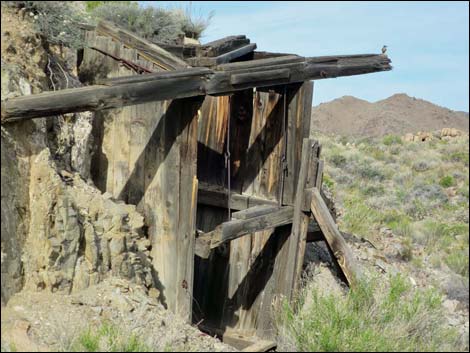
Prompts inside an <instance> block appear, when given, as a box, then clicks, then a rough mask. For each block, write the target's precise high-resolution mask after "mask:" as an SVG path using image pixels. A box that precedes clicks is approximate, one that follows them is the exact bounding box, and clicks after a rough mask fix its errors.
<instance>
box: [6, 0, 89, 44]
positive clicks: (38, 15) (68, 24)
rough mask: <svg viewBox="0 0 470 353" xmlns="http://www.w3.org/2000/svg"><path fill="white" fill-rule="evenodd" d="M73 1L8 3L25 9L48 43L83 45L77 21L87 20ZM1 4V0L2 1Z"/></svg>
mask: <svg viewBox="0 0 470 353" xmlns="http://www.w3.org/2000/svg"><path fill="white" fill-rule="evenodd" d="M73 3H74V2H73V1H9V2H8V5H11V6H16V7H21V8H25V9H26V13H31V14H32V15H33V16H32V18H31V20H32V21H33V25H34V27H35V29H36V31H37V32H38V33H40V34H41V35H42V36H43V37H44V38H45V39H46V40H47V41H48V43H50V44H56V45H63V46H66V47H70V48H74V49H76V48H81V47H83V45H84V38H83V35H82V30H81V29H80V28H79V27H78V25H77V23H80V22H87V19H86V17H85V14H84V13H81V12H80V11H79V10H78V9H77V7H76V6H74V4H73ZM2 4H3V1H2Z"/></svg>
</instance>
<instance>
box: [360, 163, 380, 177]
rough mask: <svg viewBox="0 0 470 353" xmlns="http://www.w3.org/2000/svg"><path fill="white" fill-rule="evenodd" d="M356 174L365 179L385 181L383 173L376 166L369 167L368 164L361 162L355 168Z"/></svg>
mask: <svg viewBox="0 0 470 353" xmlns="http://www.w3.org/2000/svg"><path fill="white" fill-rule="evenodd" d="M356 173H357V174H358V175H359V176H360V177H362V178H365V179H369V180H377V181H382V180H384V179H385V174H384V172H383V171H382V170H381V169H379V168H378V167H377V166H374V165H371V164H370V163H367V162H363V163H361V164H360V165H358V166H357V168H356Z"/></svg>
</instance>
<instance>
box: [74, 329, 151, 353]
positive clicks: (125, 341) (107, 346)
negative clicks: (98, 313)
mask: <svg viewBox="0 0 470 353" xmlns="http://www.w3.org/2000/svg"><path fill="white" fill-rule="evenodd" d="M70 350H71V351H75V352H98V351H102V350H104V351H107V352H147V351H149V348H148V347H147V346H146V345H145V344H144V343H142V342H141V341H140V339H139V338H138V337H137V336H135V335H134V334H130V335H129V334H127V333H125V332H122V331H121V330H120V329H118V328H117V327H116V326H114V325H111V324H108V323H103V324H102V325H101V326H100V327H99V328H89V329H87V330H86V331H84V332H82V333H81V334H80V335H79V337H78V339H77V340H76V342H74V343H73V344H72V346H71V347H70Z"/></svg>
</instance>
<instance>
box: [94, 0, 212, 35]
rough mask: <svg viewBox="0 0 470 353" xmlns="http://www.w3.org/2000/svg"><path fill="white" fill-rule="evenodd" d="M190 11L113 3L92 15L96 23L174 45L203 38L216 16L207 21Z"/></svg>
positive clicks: (106, 4) (100, 8)
mask: <svg viewBox="0 0 470 353" xmlns="http://www.w3.org/2000/svg"><path fill="white" fill-rule="evenodd" d="M190 11H191V10H186V11H184V10H182V9H173V10H167V9H163V8H155V7H151V6H149V7H145V8H143V7H139V6H129V5H127V4H121V2H120V1H116V2H114V1H112V2H104V3H103V4H101V5H99V6H97V7H95V8H94V9H93V10H92V11H91V14H92V16H93V17H94V18H95V20H96V21H99V20H100V19H104V20H107V21H111V22H113V23H115V24H117V25H118V26H120V27H123V28H125V29H127V30H129V31H131V32H134V33H137V34H139V35H140V36H142V37H144V38H146V39H148V40H153V41H159V42H163V43H170V44H174V43H178V41H179V40H180V38H181V37H182V36H187V37H192V38H196V39H197V38H199V37H200V36H201V34H202V32H203V31H204V30H205V29H206V28H207V26H208V25H209V21H210V18H211V16H212V15H209V17H207V18H202V17H199V18H194V16H193V14H192V13H191V12H190Z"/></svg>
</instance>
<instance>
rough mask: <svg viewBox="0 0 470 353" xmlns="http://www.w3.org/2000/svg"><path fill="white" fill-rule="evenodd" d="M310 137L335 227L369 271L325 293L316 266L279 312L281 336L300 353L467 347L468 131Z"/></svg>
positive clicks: (319, 268)
mask: <svg viewBox="0 0 470 353" xmlns="http://www.w3.org/2000/svg"><path fill="white" fill-rule="evenodd" d="M315 137H316V138H318V139H319V140H320V141H321V143H322V146H323V150H322V155H323V158H324V159H325V176H324V185H325V186H328V187H329V188H330V190H332V192H333V194H334V196H335V199H336V200H335V201H336V205H337V208H338V209H339V218H338V222H339V228H340V230H342V231H344V232H346V233H350V234H351V235H352V236H353V237H352V239H353V240H354V239H356V240H355V241H354V242H353V243H350V246H352V247H353V250H354V253H355V255H356V257H358V258H359V260H360V262H361V264H362V266H363V268H364V269H365V270H366V272H367V273H368V274H369V276H367V278H368V279H367V280H365V281H364V283H362V284H361V286H360V287H359V288H358V289H356V290H354V291H347V290H346V289H345V288H344V287H341V288H339V289H337V290H332V289H331V288H329V289H328V290H322V284H323V286H324V285H325V281H324V280H322V279H315V278H316V277H315V276H318V272H319V271H322V267H321V266H316V267H315V268H314V270H313V271H312V273H311V274H310V278H307V279H306V285H305V286H304V288H303V290H302V291H301V293H299V298H298V300H297V303H296V304H295V305H293V306H292V305H288V304H287V303H284V304H283V306H282V307H281V308H278V328H279V332H280V341H281V342H283V344H284V345H287V347H289V348H290V349H295V350H299V351H436V350H438V351H448V350H459V351H465V350H468V277H469V272H468V266H469V261H468V251H469V223H468V221H469V174H468V167H469V153H468V148H469V139H468V135H465V136H460V137H455V138H444V139H433V140H431V141H426V142H404V141H403V140H402V138H401V137H399V136H394V135H387V136H384V137H380V138H354V137H344V136H343V137H341V136H337V135H323V134H320V135H318V134H317V136H315ZM363 244H367V245H368V246H365V245H363ZM371 244H372V245H371ZM333 289H334V288H333ZM455 317H458V319H455Z"/></svg>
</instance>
